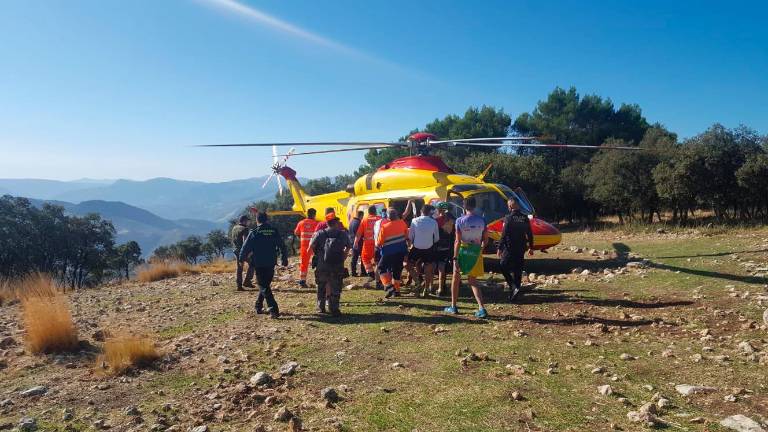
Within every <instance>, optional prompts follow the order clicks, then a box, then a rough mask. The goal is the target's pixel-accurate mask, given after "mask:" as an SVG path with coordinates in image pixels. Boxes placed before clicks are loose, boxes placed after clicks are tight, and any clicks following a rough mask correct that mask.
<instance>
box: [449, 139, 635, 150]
mask: <svg viewBox="0 0 768 432" xmlns="http://www.w3.org/2000/svg"><path fill="white" fill-rule="evenodd" d="M453 144H455V145H461V146H475V147H550V148H583V149H590V150H642V149H641V148H640V147H620V146H590V145H577V144H535V143H514V144H494V143H468V142H461V141H458V142H454V143H453Z"/></svg>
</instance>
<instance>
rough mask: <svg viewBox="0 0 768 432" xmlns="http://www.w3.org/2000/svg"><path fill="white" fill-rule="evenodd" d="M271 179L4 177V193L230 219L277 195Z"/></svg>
mask: <svg viewBox="0 0 768 432" xmlns="http://www.w3.org/2000/svg"><path fill="white" fill-rule="evenodd" d="M265 180H266V177H256V178H249V179H244V180H233V181H227V182H220V183H205V182H198V181H186V180H174V179H170V178H155V179H150V180H144V181H134V180H93V179H81V180H74V181H56V180H39V179H0V193H2V194H10V195H14V196H24V197H30V198H35V199H40V200H58V201H65V202H68V203H83V202H85V201H94V200H98V201H119V202H122V203H125V204H128V205H130V206H134V207H139V208H140V209H146V210H148V211H150V212H152V213H154V214H155V215H157V216H159V217H161V218H165V219H170V220H183V219H197V220H207V221H212V222H216V223H224V222H227V221H228V220H229V219H230V218H232V217H234V216H236V215H237V214H238V213H239V212H240V211H241V210H242V209H243V208H244V207H245V206H246V205H248V204H250V203H251V202H253V201H258V200H268V201H269V200H272V199H273V198H274V196H275V192H277V186H276V184H275V183H274V182H270V184H269V185H268V186H267V187H266V188H262V185H263V184H264V181H265Z"/></svg>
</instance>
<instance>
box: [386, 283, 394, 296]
mask: <svg viewBox="0 0 768 432" xmlns="http://www.w3.org/2000/svg"><path fill="white" fill-rule="evenodd" d="M393 295H395V288H394V287H393V286H387V287H384V298H390V297H392V296H393Z"/></svg>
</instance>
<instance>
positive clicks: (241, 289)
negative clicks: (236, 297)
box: [235, 286, 245, 291]
mask: <svg viewBox="0 0 768 432" xmlns="http://www.w3.org/2000/svg"><path fill="white" fill-rule="evenodd" d="M235 291H245V290H244V289H243V287H241V286H239V287H237V289H236V290H235Z"/></svg>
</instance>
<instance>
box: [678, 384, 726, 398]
mask: <svg viewBox="0 0 768 432" xmlns="http://www.w3.org/2000/svg"><path fill="white" fill-rule="evenodd" d="M675 390H677V392H678V393H680V394H681V395H683V396H690V395H692V394H695V393H712V392H714V391H717V389H716V388H714V387H707V386H697V385H689V384H678V385H676V386H675Z"/></svg>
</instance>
